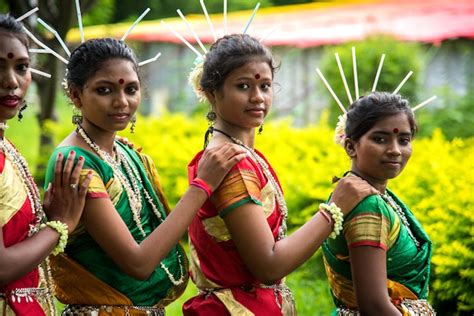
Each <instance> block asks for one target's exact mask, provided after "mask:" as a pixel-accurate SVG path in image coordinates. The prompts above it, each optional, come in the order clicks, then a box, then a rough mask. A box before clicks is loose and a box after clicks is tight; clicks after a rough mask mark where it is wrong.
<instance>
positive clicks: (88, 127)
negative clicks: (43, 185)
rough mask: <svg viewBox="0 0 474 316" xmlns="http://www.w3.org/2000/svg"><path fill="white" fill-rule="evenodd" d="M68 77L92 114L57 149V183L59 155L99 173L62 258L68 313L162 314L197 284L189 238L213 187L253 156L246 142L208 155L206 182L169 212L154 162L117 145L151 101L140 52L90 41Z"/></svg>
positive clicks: (81, 106) (81, 105) (60, 278)
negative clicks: (144, 91)
mask: <svg viewBox="0 0 474 316" xmlns="http://www.w3.org/2000/svg"><path fill="white" fill-rule="evenodd" d="M66 80H67V85H68V93H69V96H70V98H71V100H72V102H73V103H74V106H75V107H76V108H77V109H78V110H80V112H81V113H82V116H80V117H78V116H76V117H75V118H74V120H75V122H76V124H77V129H76V130H75V131H74V132H72V133H71V134H69V136H67V137H66V138H65V139H64V140H63V141H62V143H61V144H59V146H58V147H57V149H56V151H55V152H54V154H53V157H52V158H51V161H50V165H49V170H48V174H47V178H49V177H50V176H51V175H52V165H53V161H54V160H55V159H56V158H55V157H56V156H57V155H59V154H61V153H66V152H69V151H75V152H76V153H78V154H81V155H83V156H85V157H86V158H87V160H86V163H85V164H84V169H85V171H84V172H83V173H85V172H89V171H91V172H92V174H93V176H92V181H91V185H90V187H89V189H88V192H87V199H86V203H85V208H84V213H83V216H82V218H81V222H80V225H79V226H78V227H77V229H76V230H75V231H74V233H73V234H72V236H71V239H70V242H69V243H68V246H67V248H66V254H67V255H63V256H61V257H57V258H55V260H54V262H53V276H54V279H55V282H56V285H57V296H58V298H59V299H60V301H62V302H63V303H67V304H69V305H68V306H67V307H66V310H65V312H66V313H68V312H70V313H85V314H86V315H89V314H94V315H97V313H98V314H99V315H102V314H107V315H123V314H126V315H128V314H130V315H147V312H149V313H151V314H153V315H161V314H163V313H164V306H165V305H166V304H168V303H170V302H171V301H173V300H174V299H176V298H177V297H178V296H179V295H180V294H181V293H182V292H183V291H184V289H185V288H186V284H187V279H188V271H187V270H188V268H187V259H186V255H185V253H184V251H183V249H182V248H181V246H180V245H179V244H178V241H179V239H180V237H181V236H182V234H183V233H184V232H185V231H186V228H187V227H188V225H189V223H190V222H191V220H192V218H193V217H194V216H195V214H196V212H197V210H198V209H199V207H200V206H201V205H202V203H204V201H205V200H206V198H207V196H208V191H206V190H208V189H211V190H212V189H213V188H216V187H217V186H218V185H219V183H220V182H221V180H222V179H223V177H224V175H225V174H226V173H227V171H228V170H229V169H230V167H232V166H233V165H234V164H235V163H236V162H237V161H238V160H240V159H242V158H243V157H244V156H245V153H244V151H243V150H242V149H240V148H238V146H224V147H222V148H219V149H217V148H214V149H212V150H209V151H206V152H205V154H204V155H205V159H204V160H202V162H201V163H200V165H199V171H198V177H199V179H201V182H200V184H201V185H195V186H190V187H189V189H188V190H187V191H186V193H185V194H184V196H183V197H182V198H181V200H180V201H179V202H178V204H177V205H176V208H175V209H174V211H173V212H171V213H170V214H169V215H168V213H169V209H168V206H167V203H166V200H165V199H164V196H163V192H162V190H161V186H160V183H159V179H158V174H157V171H156V168H155V166H154V164H153V162H152V161H151V159H150V158H149V157H148V156H146V155H144V154H142V153H139V152H136V151H134V150H132V149H130V148H129V147H128V146H127V145H124V144H122V143H120V142H118V141H116V133H117V131H121V130H123V129H125V128H126V127H127V125H128V124H129V122H130V121H131V120H133V117H134V114H135V112H136V110H137V108H138V106H139V104H140V98H141V96H140V80H139V77H138V66H137V62H136V60H135V56H134V55H133V52H132V51H131V49H130V48H129V47H127V46H126V45H125V44H124V43H123V42H121V41H118V40H115V39H95V40H90V41H87V42H85V43H83V44H81V45H80V46H79V47H77V48H76V49H75V50H74V51H73V52H72V53H71V57H70V59H69V63H68V65H67V78H66ZM166 150H167V149H165V148H164V149H163V154H164V155H166ZM206 183H207V184H206ZM203 188H204V189H206V190H203ZM81 315H82V314H81Z"/></svg>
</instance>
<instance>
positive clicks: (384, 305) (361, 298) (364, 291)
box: [349, 246, 401, 316]
mask: <svg viewBox="0 0 474 316" xmlns="http://www.w3.org/2000/svg"><path fill="white" fill-rule="evenodd" d="M349 254H350V258H351V270H352V280H353V282H354V289H355V292H356V298H357V305H358V307H359V311H360V313H361V315H387V316H389V315H394V316H395V315H398V316H399V315H401V313H400V312H399V311H398V309H397V308H396V307H395V306H394V305H393V304H392V303H391V301H390V298H389V296H388V292H387V268H386V252H385V250H383V249H380V248H376V247H370V246H362V247H354V248H352V249H349Z"/></svg>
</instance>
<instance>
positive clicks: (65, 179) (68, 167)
mask: <svg viewBox="0 0 474 316" xmlns="http://www.w3.org/2000/svg"><path fill="white" fill-rule="evenodd" d="M75 157H76V152H75V151H74V150H71V151H70V152H69V155H68V156H67V160H66V164H65V165H64V168H63V172H62V186H63V187H64V186H69V185H70V184H71V183H72V182H71V179H70V178H71V171H72V167H73V165H74V158H75Z"/></svg>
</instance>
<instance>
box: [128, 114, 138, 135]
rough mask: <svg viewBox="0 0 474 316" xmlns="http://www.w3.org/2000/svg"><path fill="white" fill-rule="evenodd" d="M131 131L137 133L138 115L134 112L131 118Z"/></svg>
mask: <svg viewBox="0 0 474 316" xmlns="http://www.w3.org/2000/svg"><path fill="white" fill-rule="evenodd" d="M130 123H131V124H130V133H132V134H133V133H135V124H136V123H137V116H136V115H135V114H134V115H133V116H132V118H131V119H130Z"/></svg>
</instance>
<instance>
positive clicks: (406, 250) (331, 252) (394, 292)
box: [323, 190, 435, 315]
mask: <svg viewBox="0 0 474 316" xmlns="http://www.w3.org/2000/svg"><path fill="white" fill-rule="evenodd" d="M387 192H388V194H390V196H391V197H392V198H393V199H394V200H395V201H396V203H397V204H398V205H399V206H400V207H401V209H402V211H403V213H404V214H405V217H406V218H407V220H408V223H409V225H410V226H409V228H410V229H411V232H412V233H413V234H414V237H415V238H416V240H417V241H418V242H419V246H417V245H416V243H415V241H414V240H413V239H412V238H411V237H410V234H409V233H408V231H407V228H406V227H405V225H404V224H403V223H402V221H401V219H400V217H399V216H398V215H397V213H396V212H395V211H394V210H393V209H392V208H391V207H390V206H389V205H388V204H387V203H386V202H385V201H384V200H383V199H382V198H381V197H380V196H378V195H373V196H369V197H367V198H365V199H364V200H363V201H362V202H361V203H359V204H358V205H357V207H356V208H355V209H354V210H353V211H352V212H351V213H349V215H348V216H347V217H346V218H345V220H344V225H343V226H344V228H343V234H341V235H339V236H338V237H337V238H336V239H334V240H326V241H325V242H324V244H323V254H324V257H323V258H324V266H325V269H326V275H327V277H328V280H329V285H330V287H331V294H332V296H333V300H334V302H335V304H336V306H337V307H338V309H337V311H338V315H359V312H358V311H357V301H356V296H355V291H354V285H353V283H352V274H351V266H350V260H349V249H350V248H351V247H359V246H371V247H378V248H381V249H383V250H385V251H386V258H387V259H386V262H387V293H388V295H389V297H390V300H391V302H392V304H394V305H395V306H396V307H397V308H398V309H399V310H400V312H401V313H402V314H403V315H435V312H434V310H433V308H432V307H431V306H430V304H429V303H428V302H427V301H426V298H427V296H428V282H429V276H430V259H431V252H432V250H431V241H430V239H429V238H428V235H427V234H426V233H425V231H424V230H423V228H422V226H421V224H420V223H419V222H418V221H417V220H416V218H415V217H414V215H413V214H412V213H411V211H410V210H409V209H408V208H407V207H406V205H405V204H403V202H402V201H401V200H400V199H398V197H397V196H396V195H395V194H393V193H392V192H391V191H389V190H387Z"/></svg>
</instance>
